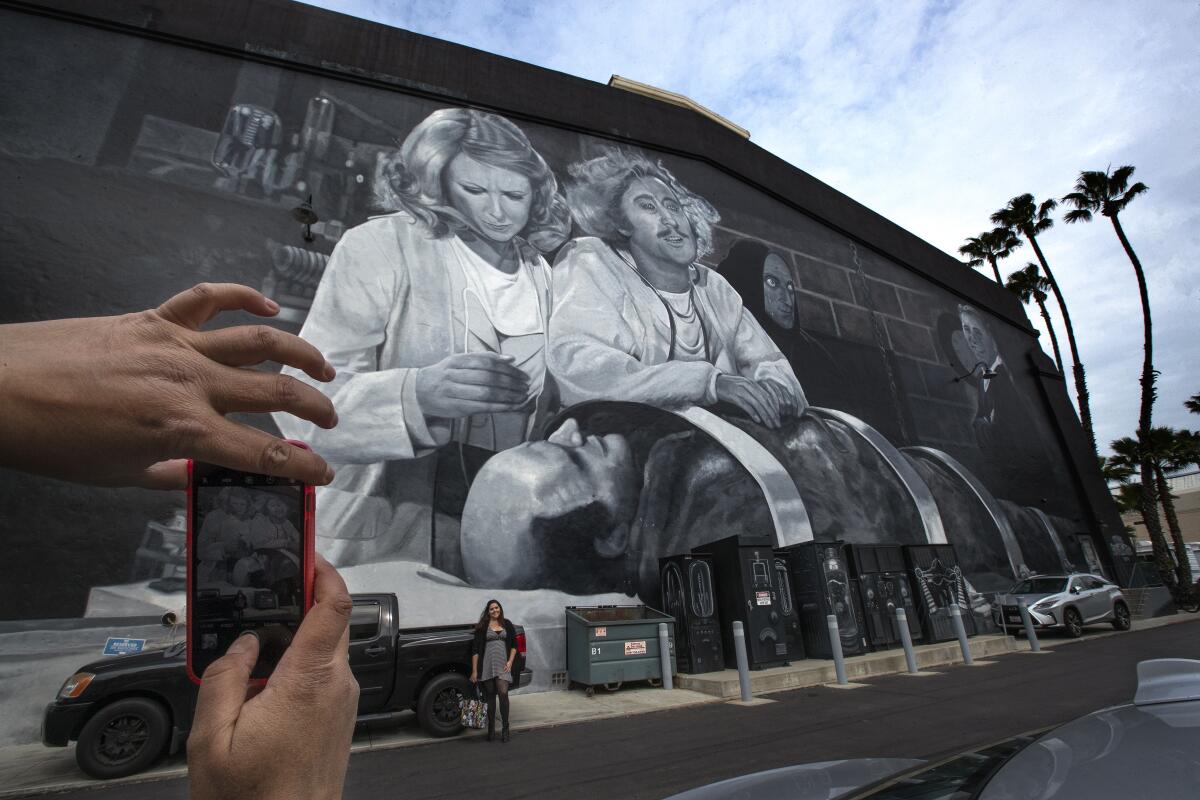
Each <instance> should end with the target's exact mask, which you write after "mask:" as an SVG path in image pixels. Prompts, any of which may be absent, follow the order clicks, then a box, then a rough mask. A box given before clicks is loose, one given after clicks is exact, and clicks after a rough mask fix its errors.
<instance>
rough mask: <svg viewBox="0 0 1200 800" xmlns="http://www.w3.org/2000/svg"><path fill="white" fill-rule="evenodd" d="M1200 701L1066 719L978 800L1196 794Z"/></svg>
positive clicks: (1018, 758)
mask: <svg viewBox="0 0 1200 800" xmlns="http://www.w3.org/2000/svg"><path fill="white" fill-rule="evenodd" d="M1198 793H1200V700H1192V701H1185V702H1176V703H1164V704H1161V705H1151V706H1135V705H1126V706H1117V707H1116V708H1110V709H1106V710H1104V711H1097V712H1096V713H1094V714H1089V715H1087V716H1085V717H1081V718H1079V719H1077V720H1075V721H1073V722H1068V723H1067V724H1066V725H1063V726H1062V727H1060V728H1056V729H1055V730H1053V731H1051V732H1049V733H1047V734H1045V735H1044V736H1042V737H1041V738H1040V739H1038V740H1037V741H1036V742H1034V743H1032V744H1030V745H1029V746H1028V747H1026V748H1025V749H1024V750H1022V751H1021V752H1019V753H1017V754H1016V755H1015V756H1013V757H1012V758H1011V759H1009V760H1008V761H1007V762H1005V764H1004V766H1002V767H1001V768H1000V769H999V771H998V772H997V773H996V774H995V776H993V778H992V779H991V780H990V781H989V782H988V784H987V787H986V788H985V789H984V790H983V793H982V794H981V795H980V798H981V800H1010V798H1017V797H1019V798H1022V800H1050V799H1051V798H1053V800H1097V799H1098V798H1107V797H1129V798H1132V797H1162V798H1167V797H1170V798H1183V797H1196V796H1197V794H1198Z"/></svg>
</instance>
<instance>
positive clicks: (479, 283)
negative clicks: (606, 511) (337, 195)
mask: <svg viewBox="0 0 1200 800" xmlns="http://www.w3.org/2000/svg"><path fill="white" fill-rule="evenodd" d="M376 189H377V194H378V195H379V198H380V200H381V201H382V203H383V204H384V205H385V206H386V207H388V208H390V209H392V210H393V211H394V213H391V214H387V215H385V216H380V217H375V218H372V219H371V220H369V221H367V222H365V223H363V224H362V225H359V226H358V227H356V228H354V229H352V230H350V231H348V232H347V233H346V235H345V236H344V237H343V238H342V239H341V241H340V242H339V243H338V245H337V247H336V248H335V249H334V251H333V255H332V257H331V258H330V260H329V264H328V267H327V268H326V270H325V273H324V276H323V277H322V279H321V284H320V286H319V288H318V289H317V292H316V296H315V298H314V300H313V304H312V310H311V311H310V312H309V315H308V318H307V320H306V321H305V323H304V326H303V329H302V330H301V331H300V335H301V336H302V337H303V338H304V339H306V340H307V341H309V342H310V343H312V345H313V346H314V347H316V348H318V349H319V350H321V351H322V352H323V353H325V354H326V357H327V358H328V359H329V361H330V363H331V364H332V365H333V366H334V367H335V368H336V369H337V373H338V374H337V377H336V378H334V379H333V380H332V381H331V382H330V383H328V384H319V383H317V382H315V381H312V380H307V379H306V377H305V376H304V375H303V374H301V373H300V372H298V371H296V370H292V369H285V370H284V372H285V373H286V374H289V375H293V376H294V377H296V378H299V379H300V380H307V382H308V383H310V384H312V385H314V386H317V388H319V389H320V390H321V391H323V392H325V393H326V394H328V395H329V396H330V397H331V399H332V400H333V402H334V404H335V405H336V406H337V408H338V411H339V414H340V417H341V424H340V425H339V426H338V427H337V428H336V429H335V430H330V431H326V430H323V429H320V428H317V427H315V426H313V425H310V424H307V423H304V422H303V421H302V420H297V419H294V418H291V417H287V416H283V415H277V417H276V422H277V424H278V425H279V427H280V429H281V431H282V432H283V433H284V434H285V435H286V436H289V437H294V438H298V439H302V440H306V441H309V442H311V443H312V444H313V446H314V447H315V448H316V449H317V450H319V451H320V452H321V453H322V454H323V455H324V456H325V457H326V458H327V459H328V460H329V461H330V462H332V463H334V464H336V465H337V466H338V467H339V469H338V471H337V478H335V480H334V482H333V483H332V484H331V485H330V486H328V487H322V488H321V489H319V490H318V492H319V496H318V502H317V509H318V512H317V513H318V525H317V532H318V543H319V545H318V546H319V548H320V550H321V551H322V552H323V553H324V554H325V555H326V556H327V557H328V558H329V559H330V560H331V561H332V562H333V563H334V564H336V565H347V564H359V563H364V562H369V561H379V560H395V559H400V560H407V561H417V562H424V563H432V564H433V565H435V566H437V567H440V568H441V569H443V570H445V571H447V572H451V573H459V572H461V565H460V560H459V548H458V523H457V515H458V514H459V513H460V512H461V506H462V502H463V499H464V497H465V494H466V487H467V486H468V485H469V483H470V479H471V477H472V475H473V473H474V471H475V470H477V469H478V468H479V466H480V465H481V464H482V463H483V462H484V461H485V460H486V459H487V458H488V457H489V456H490V455H491V454H493V453H495V452H498V451H502V450H505V449H507V448H509V447H512V446H513V445H516V444H519V443H521V442H523V441H525V439H526V438H527V437H528V435H529V432H530V431H531V430H532V429H533V428H534V427H535V426H536V425H537V424H538V423H539V420H540V419H541V418H542V417H543V416H544V415H545V413H546V412H547V410H548V408H549V407H550V406H551V404H552V403H553V396H552V395H553V393H552V392H547V391H546V390H545V387H546V366H545V364H546V357H545V350H546V331H547V326H548V321H549V315H550V272H549V265H548V264H547V262H546V260H545V259H544V258H543V257H542V253H543V252H549V251H551V250H553V249H554V248H556V247H557V246H558V245H560V244H561V243H562V242H563V241H565V239H566V237H567V234H568V232H569V228H570V223H569V212H568V210H567V206H566V204H565V201H564V199H563V197H562V196H561V195H560V194H559V192H558V184H557V181H556V179H555V177H554V174H553V172H551V170H550V168H549V167H548V166H547V164H546V161H545V160H544V159H543V158H542V156H541V155H540V154H539V153H538V152H537V151H536V150H535V149H534V148H533V146H532V145H531V144H530V142H529V139H528V138H527V137H526V136H525V134H524V133H523V132H522V131H521V129H520V128H518V127H517V126H516V125H514V124H513V123H512V122H510V121H509V120H507V119H505V118H503V117H500V116H497V115H495V114H489V113H485V112H482V111H476V110H472V109H465V108H447V109H441V110H438V111H435V112H433V113H432V114H430V115H429V116H428V117H427V118H426V119H425V120H424V121H422V122H421V123H420V124H418V125H417V126H416V127H415V128H414V129H413V130H412V132H411V133H410V134H409V135H408V137H407V138H406V139H405V140H404V143H403V144H402V145H401V147H400V149H399V151H398V152H397V153H395V154H394V156H393V157H392V158H391V160H390V162H389V163H388V164H387V166H386V169H385V170H384V172H383V178H382V181H381V183H380V185H379V186H377V187H376Z"/></svg>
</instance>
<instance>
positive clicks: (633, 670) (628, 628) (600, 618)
mask: <svg viewBox="0 0 1200 800" xmlns="http://www.w3.org/2000/svg"><path fill="white" fill-rule="evenodd" d="M566 613H567V679H568V680H569V681H570V683H571V685H574V684H579V685H581V686H583V687H584V688H585V689H586V690H587V693H588V694H589V695H591V694H592V693H593V691H594V690H595V687H597V686H603V687H604V688H605V689H608V690H609V691H610V692H613V691H616V690H617V689H618V688H620V686H621V684H622V683H624V682H625V681H651V682H652V683H654V684H657V682H658V681H660V680H662V661H661V659H660V658H659V647H658V626H659V623H664V622H665V623H666V625H667V632H668V635H669V636H670V639H669V641H670V647H671V653H670V656H671V663H674V658H675V653H674V650H675V618H674V617H672V616H671V615H670V614H664V613H663V612H661V611H657V610H655V609H653V608H650V607H649V606H640V605H639V606H567V608H566Z"/></svg>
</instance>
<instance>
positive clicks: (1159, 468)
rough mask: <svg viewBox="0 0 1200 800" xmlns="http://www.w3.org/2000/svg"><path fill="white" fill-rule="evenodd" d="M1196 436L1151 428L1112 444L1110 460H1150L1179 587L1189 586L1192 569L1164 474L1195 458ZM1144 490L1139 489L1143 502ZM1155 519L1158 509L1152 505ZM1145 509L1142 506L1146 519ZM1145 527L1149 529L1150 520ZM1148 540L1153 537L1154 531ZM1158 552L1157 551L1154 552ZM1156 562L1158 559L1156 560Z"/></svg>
mask: <svg viewBox="0 0 1200 800" xmlns="http://www.w3.org/2000/svg"><path fill="white" fill-rule="evenodd" d="M1196 447H1197V444H1196V437H1195V434H1193V433H1192V432H1191V431H1186V430H1174V429H1173V428H1164V427H1158V428H1152V429H1151V430H1150V434H1149V436H1146V437H1144V438H1143V437H1139V438H1137V439H1132V438H1130V437H1128V436H1127V437H1125V438H1123V439H1118V440H1117V441H1115V442H1113V443H1112V448H1113V452H1114V453H1115V455H1114V456H1113V457H1112V458H1111V459H1110V461H1111V462H1112V464H1113V465H1114V467H1116V468H1118V469H1128V470H1130V473H1132V471H1133V469H1134V468H1141V467H1142V465H1144V464H1146V463H1149V464H1150V469H1151V472H1152V475H1153V480H1154V494H1156V495H1157V496H1158V503H1159V504H1160V505H1161V506H1162V510H1163V515H1164V516H1165V517H1166V518H1167V528H1168V529H1169V530H1170V532H1171V542H1172V544H1173V546H1174V551H1175V571H1176V575H1177V577H1178V581H1179V585H1180V586H1191V585H1192V570H1191V567H1190V566H1189V565H1188V552H1187V545H1186V544H1185V543H1184V541H1183V531H1182V529H1181V528H1180V526H1179V515H1178V513H1176V511H1175V496H1174V495H1172V494H1171V489H1170V487H1169V486H1168V485H1167V474H1168V473H1170V472H1175V471H1177V470H1180V469H1182V468H1183V467H1185V466H1187V465H1188V464H1190V463H1192V462H1193V461H1194V460H1195V458H1196V453H1195V449H1196ZM1145 494H1146V493H1145V491H1144V490H1143V492H1142V499H1143V502H1144V500H1145ZM1153 513H1154V517H1155V521H1157V518H1158V509H1157V508H1153ZM1145 514H1146V508H1145V507H1143V508H1142V517H1143V519H1145ZM1158 527H1159V533H1158V535H1159V537H1160V538H1161V537H1162V526H1161V525H1159V526H1158ZM1146 530H1147V531H1150V524H1149V522H1147V523H1146ZM1150 533H1151V541H1153V540H1154V532H1153V531H1150ZM1165 543H1166V542H1165V540H1164V544H1165ZM1156 555H1157V554H1156ZM1155 561H1156V562H1157V558H1156V559H1155Z"/></svg>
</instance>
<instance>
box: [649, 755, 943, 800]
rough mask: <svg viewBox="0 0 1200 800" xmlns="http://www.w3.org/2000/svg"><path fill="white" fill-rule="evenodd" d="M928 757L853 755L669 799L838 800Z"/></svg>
mask: <svg viewBox="0 0 1200 800" xmlns="http://www.w3.org/2000/svg"><path fill="white" fill-rule="evenodd" d="M924 763H925V761H923V760H922V759H917V758H851V759H843V760H841V761H819V762H815V763H812V764H797V765H796V766H792V767H783V768H781V769H769V770H766V771H765V772H753V773H751V774H749V775H739V776H738V777H736V778H730V779H729V780H725V781H720V782H718V783H710V784H708V785H707V786H700V787H697V788H695V789H689V790H688V791H686V792H682V793H680V794H676V795H671V797H669V798H667V800H734V798H736V799H737V800H782V799H783V798H786V800H834V799H835V798H838V797H843V796H844V795H846V794H848V793H850V792H853V791H855V790H856V789H860V788H862V787H863V786H867V785H869V784H872V783H875V782H876V781H881V780H883V779H884V778H887V777H889V776H891V775H895V774H897V773H899V772H904V771H906V770H910V769H914V768H915V767H919V766H921V765H922V764H924Z"/></svg>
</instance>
